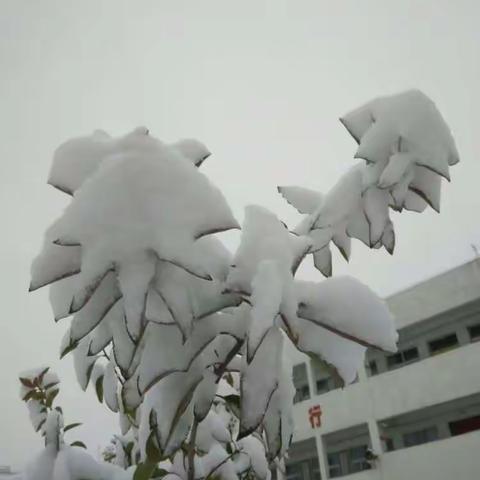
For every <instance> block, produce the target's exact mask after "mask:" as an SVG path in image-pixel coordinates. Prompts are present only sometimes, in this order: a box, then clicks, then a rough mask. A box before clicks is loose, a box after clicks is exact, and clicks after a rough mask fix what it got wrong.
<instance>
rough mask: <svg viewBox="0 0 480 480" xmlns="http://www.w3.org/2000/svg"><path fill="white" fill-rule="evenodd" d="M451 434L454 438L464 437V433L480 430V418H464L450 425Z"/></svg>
mask: <svg viewBox="0 0 480 480" xmlns="http://www.w3.org/2000/svg"><path fill="white" fill-rule="evenodd" d="M448 426H449V427H450V433H451V435H452V437H453V436H456V435H463V434H464V433H468V432H473V431H475V430H480V416H479V415H477V416H475V417H470V418H464V419H462V420H457V421H455V422H450V423H449V424H448Z"/></svg>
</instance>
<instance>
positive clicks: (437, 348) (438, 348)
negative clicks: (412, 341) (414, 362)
mask: <svg viewBox="0 0 480 480" xmlns="http://www.w3.org/2000/svg"><path fill="white" fill-rule="evenodd" d="M457 346H458V338H457V334H456V333H450V334H448V335H445V336H443V337H440V338H437V339H435V340H432V341H431V342H428V348H429V349H430V353H431V354H432V355H436V354H437V353H442V352H446V351H447V350H451V349H452V348H455V347H457Z"/></svg>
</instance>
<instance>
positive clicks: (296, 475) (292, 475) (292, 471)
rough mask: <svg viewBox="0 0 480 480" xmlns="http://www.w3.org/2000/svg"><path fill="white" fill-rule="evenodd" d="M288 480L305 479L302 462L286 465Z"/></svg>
mask: <svg viewBox="0 0 480 480" xmlns="http://www.w3.org/2000/svg"><path fill="white" fill-rule="evenodd" d="M285 470H286V473H287V480H304V479H303V474H302V464H301V463H300V462H298V463H291V464H289V465H287V466H286V469H285Z"/></svg>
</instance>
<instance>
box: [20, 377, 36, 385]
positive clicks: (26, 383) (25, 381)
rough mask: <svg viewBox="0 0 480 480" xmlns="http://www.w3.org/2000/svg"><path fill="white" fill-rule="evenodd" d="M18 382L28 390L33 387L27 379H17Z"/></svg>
mask: <svg viewBox="0 0 480 480" xmlns="http://www.w3.org/2000/svg"><path fill="white" fill-rule="evenodd" d="M19 380H20V383H21V384H22V385H23V386H25V387H28V388H33V387H34V386H35V385H34V384H33V382H32V381H31V380H29V379H28V378H22V377H20V378H19Z"/></svg>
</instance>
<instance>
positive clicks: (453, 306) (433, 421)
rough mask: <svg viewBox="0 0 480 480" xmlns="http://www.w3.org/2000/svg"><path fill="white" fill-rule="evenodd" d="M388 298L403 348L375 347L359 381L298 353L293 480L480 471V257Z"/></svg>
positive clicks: (441, 477) (460, 478)
mask: <svg viewBox="0 0 480 480" xmlns="http://www.w3.org/2000/svg"><path fill="white" fill-rule="evenodd" d="M387 303H388V305H389V307H390V309H391V311H392V312H393V314H394V316H395V321H396V325H397V329H398V331H399V335H400V337H399V345H398V346H399V350H398V353H396V354H392V355H389V354H386V353H383V352H380V351H373V350H369V351H368V352H367V357H366V362H365V367H364V368H363V369H362V370H361V371H360V372H359V375H358V379H357V381H356V382H355V383H353V384H352V385H349V386H347V387H345V388H342V386H341V382H340V381H339V379H338V378H335V376H334V374H333V373H332V372H330V371H329V370H327V369H326V367H325V366H323V365H321V364H319V363H316V362H314V361H312V360H310V359H309V358H307V357H306V356H304V355H302V354H300V353H298V352H292V355H293V360H294V365H295V366H294V383H295V388H296V396H295V405H294V420H295V433H294V438H293V443H292V447H291V450H290V454H289V459H288V462H287V465H286V476H287V479H288V480H320V479H328V478H340V477H343V476H347V475H348V476H349V477H348V478H351V479H352V480H404V479H416V480H417V479H419V480H428V479H435V480H447V479H448V480H452V479H455V480H475V479H479V478H480V341H479V340H480V261H479V260H475V261H472V262H470V263H467V264H464V265H462V266H460V267H457V268H455V269H453V270H450V271H448V272H446V273H444V274H442V275H439V276H437V277H435V278H432V279H429V280H427V281H425V282H423V283H421V284H418V285H416V286H414V287H412V288H409V289H407V290H405V291H402V292H400V293H398V294H396V295H393V296H392V297H390V298H388V299H387Z"/></svg>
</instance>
